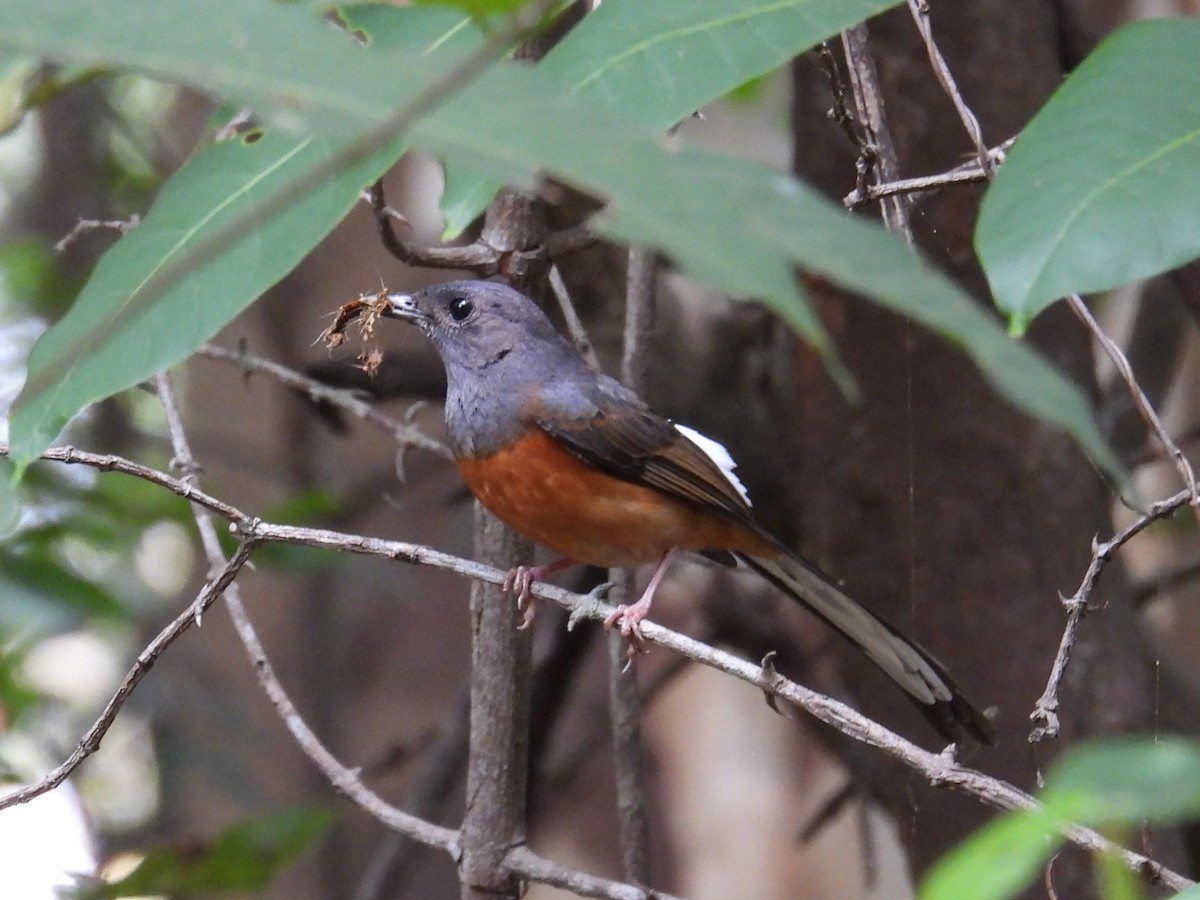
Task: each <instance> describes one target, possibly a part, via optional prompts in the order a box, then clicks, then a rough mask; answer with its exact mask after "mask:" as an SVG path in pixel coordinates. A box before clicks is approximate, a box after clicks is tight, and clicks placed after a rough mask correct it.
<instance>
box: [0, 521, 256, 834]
mask: <svg viewBox="0 0 1200 900" xmlns="http://www.w3.org/2000/svg"><path fill="white" fill-rule="evenodd" d="M257 543H258V542H257V541H255V540H254V539H253V538H246V539H243V540H242V541H241V543H239V544H238V547H237V550H236V551H234V554H233V556H231V557H230V558H229V560H228V561H227V562H225V563H224V564H223V565H222V566H221V567H220V570H219V571H218V572H217V574H216V575H215V576H214V577H213V578H212V579H211V580H210V581H209V582H208V583H207V584H206V585H205V586H204V588H203V589H202V590H201V591H200V593H199V594H197V595H196V599H195V600H193V601H192V602H191V603H189V604H188V607H187V609H185V610H184V611H183V612H181V613H180V614H179V615H178V616H176V617H175V619H174V620H173V621H172V622H171V623H170V624H169V625H167V626H166V627H165V628H164V629H163V630H162V631H160V632H159V633H158V634H157V635H156V636H155V638H154V640H152V641H150V643H149V644H147V645H146V646H145V647H144V648H143V649H142V652H141V653H139V654H138V656H137V659H136V660H134V663H133V666H132V667H131V668H130V669H129V671H128V672H126V673H125V677H124V678H122V679H121V683H120V684H119V685H118V686H117V689H116V691H115V692H114V693H113V695H112V697H110V698H109V700H108V702H107V703H106V704H105V705H104V710H103V711H102V712H101V713H100V716H99V717H98V718H97V719H96V721H95V722H94V723H93V724H92V727H91V728H89V729H88V730H87V731H86V732H84V734H83V737H81V738H80V739H79V743H78V744H76V746H75V749H74V750H72V751H71V755H70V756H68V757H67V758H66V759H65V760H63V761H62V762H61V763H60V764H59V765H57V766H55V767H54V769H52V770H51V771H50V772H49V773H47V774H46V775H44V776H43V777H42V778H40V779H38V780H37V781H36V782H34V783H33V784H29V785H26V786H24V787H22V788H20V789H18V790H15V791H13V792H12V793H11V794H5V795H4V796H0V810H2V809H7V808H8V807H10V806H16V805H17V804H18V803H26V802H28V801H29V800H32V799H33V798H34V797H37V796H40V795H41V794H44V793H46V792H47V791H51V790H53V789H54V788H56V787H58V786H59V785H60V784H62V783H63V782H64V781H65V780H66V779H67V778H68V777H69V776H70V774H71V773H72V772H74V771H75V770H76V769H77V768H78V767H79V765H80V764H81V763H82V762H83V761H84V760H85V759H87V758H88V757H89V756H91V755H92V754H93V753H95V752H96V751H97V750H99V749H100V742H101V741H102V740H103V739H104V735H105V734H107V733H108V729H109V728H110V727H111V726H112V723H113V722H114V721H115V720H116V718H117V713H119V712H120V711H121V708H122V707H124V705H125V702H126V701H127V700H128V699H129V697H130V695H131V694H132V693H133V691H134V689H135V688H136V687H137V686H138V684H140V683H141V680H142V679H143V678H144V677H145V676H146V674H147V673H148V672H149V671H150V670H151V669H152V668H153V667H154V664H155V663H156V662H157V661H158V659H159V657H160V656H162V654H163V651H164V650H166V649H167V647H169V646H170V645H171V644H172V643H174V642H175V640H176V638H178V637H179V636H180V635H181V634H183V633H184V632H185V631H187V630H188V628H190V627H191V626H192V624H193V623H195V622H198V621H199V619H200V617H201V615H202V614H203V612H204V610H206V609H208V607H210V606H211V605H212V604H213V602H214V601H215V600H216V599H217V598H218V597H219V596H221V592H222V591H225V590H226V589H228V588H229V587H230V586H231V585H232V584H233V579H234V578H235V577H236V576H237V574H238V572H240V571H241V568H242V566H244V565H245V564H246V560H247V559H249V558H250V552H251V551H252V550H253V549H254V547H255V545H256V544H257Z"/></svg>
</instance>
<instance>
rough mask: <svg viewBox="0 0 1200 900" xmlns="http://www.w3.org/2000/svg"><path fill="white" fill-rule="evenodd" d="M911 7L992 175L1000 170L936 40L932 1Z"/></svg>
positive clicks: (913, 1)
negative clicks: (931, 16) (931, 20)
mask: <svg viewBox="0 0 1200 900" xmlns="http://www.w3.org/2000/svg"><path fill="white" fill-rule="evenodd" d="M908 9H909V12H911V13H912V17H913V21H914V22H916V24H917V31H918V32H920V35H921V40H923V41H924V42H925V49H926V51H927V52H928V54H929V62H930V63H931V64H932V65H933V72H934V74H935V75H936V76H937V80H938V83H939V84H941V86H942V90H944V91H945V92H946V96H948V97H949V98H950V100H951V102H953V103H954V108H955V110H957V111H958V118H959V119H960V120H961V121H962V123H963V128H965V129H966V131H967V135H968V136H969V137H970V138H971V143H973V144H974V145H975V153H976V155H977V157H978V159H979V167H980V168H981V169H982V170H983V171H984V173H985V174H986V176H987V177H988V178H989V179H990V178H991V177H992V176H993V175H995V173H996V166H995V163H994V161H993V160H992V157H991V155H990V154H989V153H988V149H987V145H986V144H984V142H983V130H982V129H981V128H980V127H979V119H977V118H976V117H975V113H973V112H971V108H970V107H969V106H967V101H966V100H964V99H963V96H962V94H960V93H959V91H958V85H957V84H955V82H954V76H953V75H951V74H950V67H949V66H947V65H946V60H945V57H943V56H942V51H941V50H939V49H938V46H937V44H936V43H935V42H934V40H933V25H932V24H931V22H930V20H929V3H928V2H927V0H908Z"/></svg>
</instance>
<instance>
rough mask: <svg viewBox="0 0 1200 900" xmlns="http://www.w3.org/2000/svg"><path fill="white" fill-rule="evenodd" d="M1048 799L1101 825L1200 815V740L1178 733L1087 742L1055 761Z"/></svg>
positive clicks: (1060, 810) (1066, 814)
mask: <svg viewBox="0 0 1200 900" xmlns="http://www.w3.org/2000/svg"><path fill="white" fill-rule="evenodd" d="M1043 799H1044V801H1045V803H1046V806H1047V807H1049V808H1050V809H1052V810H1053V811H1054V812H1056V813H1057V814H1058V815H1059V816H1061V817H1062V818H1064V819H1070V820H1073V821H1077V822H1082V823H1083V824H1085V825H1091V826H1095V827H1100V828H1103V827H1107V826H1109V825H1140V824H1142V822H1143V821H1149V822H1153V823H1156V824H1161V825H1166V824H1171V823H1173V822H1179V821H1184V820H1187V819H1192V818H1196V817H1200V745H1198V744H1197V743H1196V742H1195V741H1193V740H1188V739H1186V738H1177V737H1162V738H1157V739H1155V738H1141V737H1128V738H1111V739H1108V740H1105V741H1096V742H1094V743H1091V744H1086V745H1083V746H1081V747H1079V748H1077V749H1076V750H1074V751H1072V752H1071V754H1070V755H1069V756H1067V757H1066V758H1065V759H1063V761H1062V762H1061V763H1060V764H1059V765H1058V766H1056V767H1055V770H1054V775H1053V777H1052V778H1051V779H1049V780H1048V781H1047V785H1046V790H1045V793H1044V798H1043Z"/></svg>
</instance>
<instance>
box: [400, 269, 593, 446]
mask: <svg viewBox="0 0 1200 900" xmlns="http://www.w3.org/2000/svg"><path fill="white" fill-rule="evenodd" d="M387 299H388V302H389V304H390V308H388V309H387V310H386V311H385V313H384V314H385V315H386V316H388V317H390V318H394V319H401V320H403V321H406V322H410V323H411V324H413V325H416V326H417V327H418V328H420V329H421V331H422V332H424V333H425V334H426V335H428V336H429V339H430V340H431V341H433V345H434V347H435V348H436V349H437V351H438V354H439V355H440V356H441V357H442V362H443V363H444V364H445V366H446V426H447V428H448V430H449V434H450V443H451V447H452V449H453V450H454V452H455V455H456V456H462V455H468V456H473V455H486V454H488V453H491V452H495V451H496V450H498V449H500V448H501V447H503V446H504V445H505V442H506V441H507V440H509V439H510V438H511V437H512V435H513V434H514V433H516V432H517V431H518V430H519V429H520V428H522V427H523V426H522V424H521V423H522V422H523V420H524V417H525V414H526V410H527V409H528V408H533V407H535V406H537V405H538V404H539V403H540V402H542V395H543V393H544V392H545V391H546V390H550V391H558V392H561V391H562V390H563V389H564V386H565V385H568V384H576V383H582V384H590V383H592V382H594V381H595V375H594V374H593V373H592V372H591V370H590V369H588V367H587V364H586V363H585V362H584V361H583V358H582V357H581V356H580V355H579V352H578V351H577V350H576V349H575V348H574V347H573V346H572V345H571V343H570V342H569V341H567V340H566V338H564V337H562V335H560V334H559V333H558V332H557V331H555V330H554V326H553V325H552V324H551V323H550V320H549V319H548V318H546V314H545V313H543V312H542V311H541V310H540V309H539V308H538V306H537V304H536V303H534V302H533V301H532V300H530V299H529V298H528V297H526V296H525V295H524V294H521V293H520V292H518V291H515V290H513V289H512V288H510V287H507V286H505V285H502V284H497V283H495V282H491V281H451V282H448V283H446V284H438V285H434V286H433V287H428V288H425V290H423V291H418V292H417V293H415V294H389V295H388V298H387Z"/></svg>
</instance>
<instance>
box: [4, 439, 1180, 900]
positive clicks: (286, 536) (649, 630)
mask: <svg viewBox="0 0 1200 900" xmlns="http://www.w3.org/2000/svg"><path fill="white" fill-rule="evenodd" d="M0 449H3V451H4V452H7V448H0ZM62 450H63V448H54V449H52V450H51V451H47V454H46V455H45V456H44V458H47V459H56V460H60V461H63V462H72V463H76V464H83V465H89V464H90V463H91V462H93V461H101V460H103V461H106V465H104V466H103V467H102V468H105V469H108V470H112V471H119V472H124V473H126V474H131V475H137V476H138V477H141V475H140V473H142V472H146V471H147V470H146V467H144V466H139V465H136V464H132V463H129V462H128V461H122V462H123V464H121V465H113V464H112V462H113V460H114V459H115V458H114V457H106V456H101V455H98V454H83V453H80V452H78V451H71V452H70V453H64V452H62ZM97 468H101V466H97ZM149 472H151V473H152V474H151V477H149V478H147V480H149V481H151V482H152V483H155V484H160V485H162V486H164V487H171V486H172V484H178V485H180V489H179V490H176V491H175V493H178V494H180V495H181V496H184V495H186V491H187V489H188V488H189V486H187V485H183V484H182V482H179V480H178V479H175V478H172V477H171V476H169V475H166V474H165V473H162V472H154V471H153V470H149ZM191 490H192V496H191V497H190V499H192V501H193V502H196V503H199V502H202V500H200V499H198V498H202V497H205V496H206V495H203V494H202V492H200V491H198V490H196V489H191ZM1188 500H1189V496H1188V494H1187V492H1181V493H1179V494H1177V495H1175V496H1174V497H1172V498H1171V499H1170V500H1166V501H1163V502H1162V503H1160V504H1156V506H1155V507H1154V508H1152V510H1151V512H1150V513H1148V514H1147V516H1146V517H1144V518H1145V519H1146V520H1147V521H1144V522H1140V523H1135V524H1134V525H1132V526H1130V527H1129V528H1128V529H1126V530H1125V531H1123V532H1121V533H1120V534H1119V535H1118V536H1116V537H1114V538H1113V541H1112V542H1110V543H1116V544H1119V543H1124V542H1125V541H1127V540H1129V538H1131V537H1132V536H1133V535H1135V534H1137V533H1138V532H1139V531H1141V530H1142V529H1143V528H1145V527H1146V525H1148V524H1149V522H1150V521H1152V520H1153V519H1156V518H1162V517H1164V516H1165V515H1168V514H1169V512H1170V511H1171V508H1173V509H1179V508H1181V507H1183V506H1185V505H1187V503H1188ZM204 505H205V506H206V508H208V509H211V510H213V511H214V512H217V513H218V514H222V512H221V511H222V510H231V511H232V512H233V515H232V516H231V521H232V526H233V528H232V530H233V531H234V532H235V533H236V534H238V535H239V536H240V537H242V538H244V539H253V540H255V541H261V542H278V543H287V544H297V545H302V546H308V547H317V548H324V549H329V550H337V551H342V552H350V553H360V554H368V555H372V556H379V557H384V558H388V559H394V560H401V561H404V562H410V563H417V564H423V565H431V566H434V567H437V568H440V569H445V570H447V571H452V572H456V573H458V574H461V575H464V576H466V577H468V578H475V579H479V580H483V581H487V582H489V583H491V584H502V583H503V581H504V578H505V575H506V573H505V572H503V571H501V570H499V569H495V568H492V567H490V566H485V565H482V564H481V563H477V562H474V561H472V560H467V559H462V558H461V557H455V556H451V555H450V554H447V553H442V552H440V551H437V550H433V549H431V548H429V547H425V546H423V545H420V544H410V543H405V542H401V541H386V540H381V539H379V538H370V537H365V536H363V535H356V534H343V533H339V532H334V531H327V530H324V529H315V528H300V527H296V526H291V525H274V524H270V523H266V522H262V521H261V520H259V519H256V518H254V517H252V516H249V515H247V514H245V513H243V512H241V511H240V510H237V509H235V508H234V507H231V506H229V505H228V504H225V503H222V502H220V501H216V502H214V503H205V504H204ZM1113 549H1115V547H1114V548H1113ZM1112 552H1113V551H1112V550H1108V551H1107V552H1104V553H1098V555H1097V557H1096V559H1095V561H1094V565H1093V566H1092V567H1090V568H1089V572H1090V571H1092V569H1095V571H1096V573H1097V574H1098V573H1099V571H1100V569H1102V568H1103V567H1104V565H1105V564H1106V563H1107V561H1108V559H1109V557H1110V556H1111V554H1112ZM1093 580H1094V577H1093ZM533 593H534V595H535V596H537V597H539V598H541V599H544V600H550V601H552V602H555V603H558V604H559V605H560V606H562V607H563V608H565V609H567V610H568V611H570V612H572V614H573V617H574V618H576V619H583V618H586V619H596V620H602V619H604V618H605V617H607V616H608V615H609V614H610V613H611V612H612V611H613V609H612V607H611V606H609V605H608V604H606V603H603V602H600V601H597V600H596V599H595V598H594V597H591V596H587V595H581V594H574V593H571V592H570V591H567V590H564V589H562V588H559V587H555V586H553V585H549V584H545V583H543V582H537V583H535V584H534V586H533ZM642 630H643V636H644V638H645V640H646V642H647V643H649V644H653V645H656V646H660V647H664V648H666V649H668V650H670V651H672V652H674V653H676V654H678V655H679V656H682V657H684V658H686V659H689V660H691V661H693V662H697V663H700V664H701V665H705V666H708V667H710V668H713V669H716V670H717V671H721V672H725V673H726V674H729V675H732V676H734V677H735V678H738V679H739V680H741V681H744V682H746V683H748V684H751V685H753V686H755V687H757V688H758V689H759V690H762V691H765V692H767V693H768V694H772V695H774V696H777V697H780V698H782V699H785V700H787V701H789V702H790V703H793V704H794V705H796V706H797V707H799V708H800V709H803V710H804V711H805V712H807V713H808V714H810V715H812V716H814V717H815V718H818V719H820V720H821V721H822V722H825V723H826V724H828V725H830V726H831V727H833V728H835V729H836V730H838V731H840V732H841V733H842V734H845V735H846V736H848V737H850V738H852V739H854V740H857V741H859V742H861V743H863V744H866V745H868V746H871V747H875V748H876V749H879V750H882V751H883V752H884V753H886V754H887V755H889V756H891V757H893V758H895V759H897V760H899V761H900V762H902V763H904V764H905V765H907V766H908V767H910V768H911V769H913V770H914V771H916V772H918V773H920V774H921V775H922V776H923V777H924V778H925V779H926V780H928V781H929V782H930V783H931V784H933V785H935V786H948V787H952V788H954V789H955V790H958V791H960V792H961V793H964V794H966V795H968V796H971V797H975V798H976V799H978V800H980V801H982V802H983V803H985V804H987V805H989V806H993V807H996V808H999V809H1026V808H1031V807H1033V806H1034V805H1036V801H1035V800H1034V798H1032V797H1031V796H1030V795H1029V794H1027V793H1025V792H1024V791H1021V790H1020V789H1018V788H1016V787H1015V786H1013V785H1011V784H1009V783H1008V782H1005V781H1001V780H1000V779H997V778H993V777H991V776H989V775H985V774H984V773H982V772H979V771H976V770H974V769H970V768H967V767H965V766H963V765H961V764H959V763H957V762H956V761H954V760H953V759H951V758H950V757H948V756H947V755H945V754H942V753H933V752H931V751H928V750H924V749H922V748H921V747H918V746H917V745H915V744H913V743H911V742H910V741H908V740H906V739H905V738H903V737H901V736H900V735H898V734H896V733H895V732H893V731H890V730H889V729H887V728H885V727H883V726H882V725H880V724H878V723H877V722H874V721H873V720H871V719H868V718H867V717H866V716H864V715H862V714H861V713H859V712H858V711H857V710H854V709H851V708H850V707H848V706H846V705H845V704H844V703H841V702H839V701H837V700H834V699H833V698H831V697H826V696H825V695H823V694H820V693H818V692H816V691H813V690H811V689H809V688H806V687H804V686H802V685H799V684H796V683H795V682H793V681H790V680H788V679H786V678H784V677H783V676H781V675H779V674H778V673H775V672H770V673H768V672H767V671H765V670H764V669H763V667H762V666H761V665H760V664H758V663H754V662H750V661H749V660H744V659H739V658H738V657H736V656H734V655H733V654H731V653H727V652H725V651H722V650H718V649H717V648H715V647H712V646H709V645H707V644H705V643H703V642H700V641H697V640H695V639H693V638H690V637H686V636H684V635H682V634H679V633H677V632H674V631H671V630H669V629H667V628H664V627H662V626H661V625H657V624H655V623H654V622H652V621H644V622H643V623H642ZM346 771H349V770H346ZM334 784H335V787H338V788H339V790H342V789H343V787H342V784H341V783H340V782H334ZM355 784H356V783H355ZM357 788H361V789H362V790H363V791H366V789H365V788H362V786H361V785H357ZM367 793H368V794H369V793H370V792H367ZM347 796H349V797H350V798H351V799H352V800H354V801H355V802H356V803H357V802H359V795H358V794H357V793H352V792H349V791H348V792H347ZM370 796H372V797H373V796H374V795H370ZM6 799H7V798H6ZM376 799H377V798H376ZM0 802H3V801H0ZM14 802H16V801H14ZM384 806H385V807H386V804H384ZM363 808H364V809H366V810H367V811H368V812H371V813H372V814H376V813H378V818H379V819H380V821H383V822H384V823H385V824H387V825H389V827H395V828H399V829H400V830H404V831H405V833H412V832H409V831H408V827H409V825H410V824H411V823H410V822H409V818H411V817H406V816H405V815H404V814H403V813H401V812H399V811H398V810H392V809H391V808H390V807H386V809H382V810H380V809H377V808H375V807H373V806H371V805H364V806H363ZM416 821H417V822H419V823H420V824H421V825H422V826H424V827H425V828H426V829H434V830H433V831H428V830H426V831H422V832H420V833H412V834H413V836H414V837H415V838H416V839H417V840H422V841H423V842H424V843H429V844H431V845H432V846H440V847H444V848H446V849H451V850H454V849H455V848H457V844H456V843H455V839H456V836H457V833H456V832H453V831H450V830H449V829H439V828H437V827H436V826H431V825H429V824H428V823H425V822H423V821H421V820H416ZM1064 833H1065V834H1066V837H1067V839H1068V840H1069V841H1070V842H1071V843H1073V844H1075V845H1077V846H1079V847H1082V848H1083V849H1085V850H1090V851H1097V852H1111V853H1115V854H1116V855H1117V858H1119V859H1121V860H1122V862H1123V864H1124V865H1126V866H1127V867H1128V868H1130V869H1131V870H1132V871H1134V872H1135V873H1137V874H1138V875H1140V876H1141V877H1142V878H1144V879H1146V880H1147V881H1149V882H1151V883H1157V884H1163V885H1165V886H1167V887H1169V888H1171V889H1172V890H1176V891H1180V890H1183V889H1185V888H1186V887H1189V886H1190V885H1191V883H1192V882H1190V881H1189V880H1188V879H1187V878H1185V877H1183V876H1182V875H1180V874H1179V873H1177V872H1174V871H1173V870H1171V869H1169V868H1167V867H1165V866H1163V865H1162V864H1161V863H1158V862H1157V861H1155V860H1153V859H1151V858H1149V857H1147V856H1145V855H1144V854H1141V853H1136V852H1134V851H1130V850H1125V849H1123V848H1120V847H1118V846H1117V845H1115V844H1113V843H1112V842H1111V841H1109V840H1107V839H1106V838H1104V837H1103V836H1102V835H1100V834H1099V833H1098V832H1096V831H1094V830H1092V829H1087V828H1082V827H1076V826H1070V827H1068V828H1067V829H1066V830H1065V832H1064ZM422 835H424V839H423V838H422ZM525 852H527V851H524V852H522V853H517V854H515V855H510V856H512V862H511V864H513V865H514V866H522V865H524V864H523V863H522V862H521V860H522V859H524V858H525V855H524V854H525ZM547 864H548V865H555V864H553V863H547ZM560 868H561V867H560ZM535 869H536V867H532V866H531V867H530V868H529V869H525V868H520V869H519V871H520V872H521V873H523V874H527V875H529V877H531V878H536V877H537V876H536V875H534V874H532V872H533V871H534V870H535ZM536 871H539V872H540V869H536ZM597 881H601V880H599V879H597ZM630 890H640V889H633V888H630ZM589 896H615V895H608V894H592V895H589ZM625 896H638V897H646V896H648V895H647V894H646V893H645V892H642V893H641V894H634V895H625ZM657 896H663V895H661V894H659V895H657Z"/></svg>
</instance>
